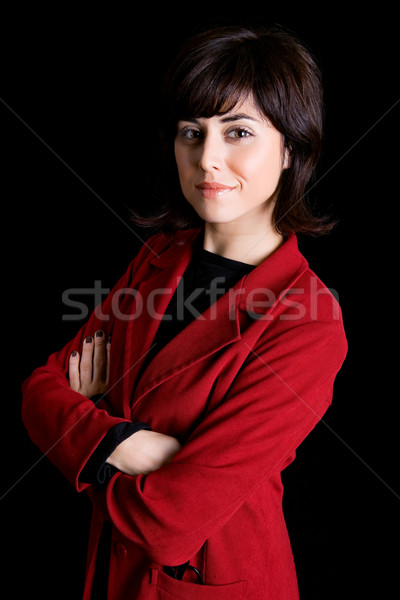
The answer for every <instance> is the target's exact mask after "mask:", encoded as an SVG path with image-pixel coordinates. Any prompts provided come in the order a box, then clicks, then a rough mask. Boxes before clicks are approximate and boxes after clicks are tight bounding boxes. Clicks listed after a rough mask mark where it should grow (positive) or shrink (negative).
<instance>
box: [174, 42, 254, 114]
mask: <svg viewBox="0 0 400 600" xmlns="http://www.w3.org/2000/svg"><path fill="white" fill-rule="evenodd" d="M241 54H243V53H241ZM246 54H247V53H246ZM210 62H211V61H210ZM197 66H199V65H197ZM254 79H255V78H254V76H253V68H252V64H251V62H250V61H249V59H248V57H246V58H244V57H243V56H240V55H239V56H235V55H233V56H232V55H231V56H230V57H229V58H228V60H224V57H222V58H221V60H220V61H218V63H215V61H212V62H211V64H207V65H201V68H197V69H192V70H191V71H190V72H189V73H188V75H187V76H186V77H185V78H184V79H183V80H182V83H181V85H180V86H179V88H178V89H177V95H176V104H175V107H174V113H175V114H174V118H175V122H177V121H178V120H181V119H182V120H185V119H188V118H196V117H197V118H199V117H204V118H210V117H213V116H215V115H217V114H225V113H227V112H229V111H231V110H232V109H233V108H234V107H235V106H236V105H237V104H239V103H240V102H242V101H244V100H245V99H246V98H247V97H248V96H249V95H252V94H254V87H255V80H254Z"/></svg>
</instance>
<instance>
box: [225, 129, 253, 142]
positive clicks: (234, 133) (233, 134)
mask: <svg viewBox="0 0 400 600" xmlns="http://www.w3.org/2000/svg"><path fill="white" fill-rule="evenodd" d="M252 135H253V133H252V132H251V131H250V130H249V129H246V128H245V127H235V128H234V129H231V130H230V131H228V137H229V138H233V139H235V140H240V139H242V138H247V137H250V136H252Z"/></svg>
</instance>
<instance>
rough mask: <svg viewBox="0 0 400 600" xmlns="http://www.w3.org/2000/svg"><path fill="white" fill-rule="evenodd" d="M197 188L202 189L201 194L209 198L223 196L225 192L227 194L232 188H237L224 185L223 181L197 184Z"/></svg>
mask: <svg viewBox="0 0 400 600" xmlns="http://www.w3.org/2000/svg"><path fill="white" fill-rule="evenodd" d="M196 188H197V189H198V190H200V192H201V195H202V196H203V197H204V198H209V199H213V198H218V197H220V196H222V195H223V194H227V193H228V192H231V191H232V190H234V189H235V187H231V186H228V185H224V184H222V183H207V182H203V183H200V184H198V185H196Z"/></svg>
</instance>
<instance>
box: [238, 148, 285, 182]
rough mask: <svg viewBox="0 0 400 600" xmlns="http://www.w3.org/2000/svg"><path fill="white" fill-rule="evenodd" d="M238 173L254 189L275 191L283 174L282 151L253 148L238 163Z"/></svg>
mask: <svg viewBox="0 0 400 600" xmlns="http://www.w3.org/2000/svg"><path fill="white" fill-rule="evenodd" d="M236 172H237V174H238V176H239V177H241V178H242V179H243V180H244V181H245V182H246V184H247V185H248V186H251V187H252V188H253V189H254V188H257V189H260V191H262V190H263V189H264V190H266V189H271V188H273V189H275V187H276V185H277V183H278V181H279V177H280V174H281V155H280V151H276V149H275V148H270V149H266V148H265V146H264V147H261V148H252V149H251V151H248V152H246V153H243V155H242V156H241V157H240V160H238V161H237V162H236Z"/></svg>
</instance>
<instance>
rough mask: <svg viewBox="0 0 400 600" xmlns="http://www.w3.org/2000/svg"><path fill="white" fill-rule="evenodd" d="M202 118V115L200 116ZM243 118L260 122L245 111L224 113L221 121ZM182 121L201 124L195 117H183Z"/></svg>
mask: <svg viewBox="0 0 400 600" xmlns="http://www.w3.org/2000/svg"><path fill="white" fill-rule="evenodd" d="M216 116H218V115H216ZM199 118H201V117H199ZM243 119H247V120H248V121H255V122H256V123H257V122H258V119H255V118H254V117H250V116H249V115H246V114H245V113H236V114H233V115H222V116H221V118H220V121H221V123H234V122H235V121H242V120H243ZM182 121H188V122H189V123H196V124H197V125H199V124H200V123H199V120H198V118H197V119H196V118H195V117H193V118H189V119H182Z"/></svg>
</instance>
